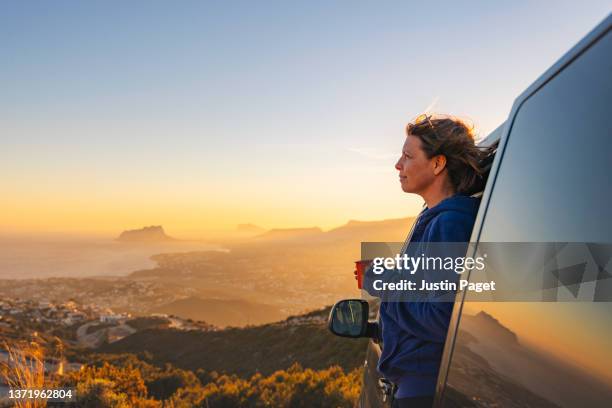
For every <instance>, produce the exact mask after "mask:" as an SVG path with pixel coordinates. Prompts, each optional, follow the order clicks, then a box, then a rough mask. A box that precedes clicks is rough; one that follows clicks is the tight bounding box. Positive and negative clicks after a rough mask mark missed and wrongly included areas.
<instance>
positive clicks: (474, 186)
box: [406, 115, 491, 195]
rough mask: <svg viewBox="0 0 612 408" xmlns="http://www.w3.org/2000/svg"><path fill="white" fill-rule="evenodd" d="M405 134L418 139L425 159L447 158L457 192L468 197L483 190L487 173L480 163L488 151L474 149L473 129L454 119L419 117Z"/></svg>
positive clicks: (452, 181)
mask: <svg viewBox="0 0 612 408" xmlns="http://www.w3.org/2000/svg"><path fill="white" fill-rule="evenodd" d="M406 133H407V135H410V136H416V137H418V138H419V139H420V140H421V144H422V148H423V151H424V152H425V154H426V155H427V157H428V158H430V159H431V158H432V157H434V156H437V155H443V156H445V157H446V168H447V170H448V176H449V179H450V182H451V184H452V186H453V188H454V189H455V192H456V193H458V194H465V195H471V194H475V193H477V192H481V191H482V190H483V189H484V184H485V182H486V174H485V169H484V168H483V167H482V165H481V164H482V162H483V159H485V158H486V157H487V156H488V155H489V154H490V153H491V152H490V151H489V150H482V149H481V148H480V147H478V146H476V144H475V134H474V127H473V126H469V125H467V124H466V123H465V122H464V121H462V120H460V119H457V118H453V117H447V116H443V117H442V116H440V117H439V116H430V115H420V116H419V117H418V118H417V120H415V121H414V122H412V123H409V124H408V125H407V126H406Z"/></svg>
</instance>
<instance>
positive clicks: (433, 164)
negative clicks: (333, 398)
mask: <svg viewBox="0 0 612 408" xmlns="http://www.w3.org/2000/svg"><path fill="white" fill-rule="evenodd" d="M406 133H407V135H406V141H405V143H404V146H403V149H402V156H401V157H400V159H399V160H398V161H397V163H396V164H395V168H396V169H397V170H398V171H399V180H400V183H401V186H402V190H403V191H404V192H406V193H412V194H418V195H420V196H421V197H422V198H423V200H424V201H425V206H426V207H425V209H424V210H423V211H422V212H421V214H420V215H419V217H418V219H417V221H416V223H415V226H414V227H413V231H412V235H411V236H410V237H409V239H410V245H413V244H415V243H417V245H421V244H419V243H428V242H468V241H469V239H470V235H471V233H472V227H473V226H474V220H475V218H476V213H477V211H478V206H479V199H477V198H474V197H471V195H472V194H474V193H475V192H477V191H481V190H482V188H483V184H484V182H483V177H482V170H481V168H480V162H481V159H482V157H483V153H482V152H481V151H480V150H479V148H478V147H477V146H476V145H475V143H474V135H473V132H472V129H471V128H470V127H468V126H466V125H465V124H464V123H463V122H461V121H460V120H457V119H453V118H448V117H439V118H435V117H431V116H429V115H421V116H419V117H418V118H417V119H416V120H415V121H414V122H412V123H410V124H408V126H407V128H406ZM425 255H427V254H425ZM452 308H453V303H449V302H385V301H383V302H382V303H381V306H380V324H381V333H382V340H383V350H382V354H381V357H380V360H379V363H378V370H379V371H380V372H381V373H382V374H383V375H384V376H385V377H386V378H387V379H388V380H390V381H392V382H393V383H394V384H395V385H396V386H397V391H396V393H395V401H394V405H393V406H394V407H426V406H427V407H429V406H431V405H432V402H433V395H434V392H435V387H436V380H437V376H438V371H439V368H440V360H441V357H442V350H443V347H444V341H445V339H446V332H447V329H448V324H449V320H450V316H451V312H452Z"/></svg>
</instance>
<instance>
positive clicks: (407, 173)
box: [395, 135, 435, 194]
mask: <svg viewBox="0 0 612 408" xmlns="http://www.w3.org/2000/svg"><path fill="white" fill-rule="evenodd" d="M421 146H422V145H421V139H419V138H418V137H416V136H412V135H408V136H406V141H405V142H404V146H403V148H402V156H401V157H400V158H399V160H398V161H397V163H395V168H396V169H397V170H398V171H399V179H400V184H401V185H402V190H404V192H406V193H415V194H419V193H421V192H423V191H425V190H426V189H427V187H429V186H430V185H431V184H432V183H433V181H434V179H435V173H434V163H433V161H434V160H433V158H432V159H428V158H427V155H426V154H425V152H424V151H423V149H422V148H421Z"/></svg>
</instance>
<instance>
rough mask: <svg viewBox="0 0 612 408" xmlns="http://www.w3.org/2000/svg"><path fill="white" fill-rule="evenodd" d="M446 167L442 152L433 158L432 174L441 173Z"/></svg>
mask: <svg viewBox="0 0 612 408" xmlns="http://www.w3.org/2000/svg"><path fill="white" fill-rule="evenodd" d="M445 168H446V156H444V155H443V154H439V155H437V156H435V157H434V158H433V172H434V176H437V175H438V174H440V173H442V171H443V170H444V169H445Z"/></svg>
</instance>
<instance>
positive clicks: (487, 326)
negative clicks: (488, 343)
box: [473, 310, 518, 343]
mask: <svg viewBox="0 0 612 408" xmlns="http://www.w3.org/2000/svg"><path fill="white" fill-rule="evenodd" d="M473 319H474V323H476V324H477V325H478V326H479V327H481V328H482V329H483V330H484V332H486V333H487V335H488V336H494V338H499V339H505V340H506V341H508V342H511V343H518V337H517V335H516V333H514V332H513V331H512V330H510V329H508V328H507V327H506V326H504V325H503V324H501V323H500V321H499V320H497V319H496V318H495V317H493V316H491V315H490V314H489V313H487V312H485V311H484V310H481V311H480V312H478V313H477V314H476V315H475V316H473ZM484 332H483V333H484Z"/></svg>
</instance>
